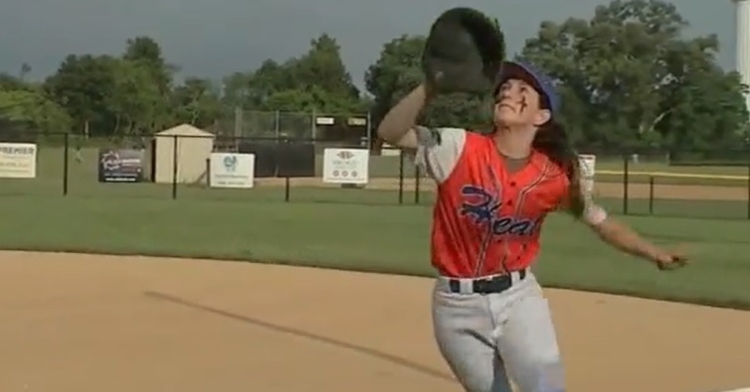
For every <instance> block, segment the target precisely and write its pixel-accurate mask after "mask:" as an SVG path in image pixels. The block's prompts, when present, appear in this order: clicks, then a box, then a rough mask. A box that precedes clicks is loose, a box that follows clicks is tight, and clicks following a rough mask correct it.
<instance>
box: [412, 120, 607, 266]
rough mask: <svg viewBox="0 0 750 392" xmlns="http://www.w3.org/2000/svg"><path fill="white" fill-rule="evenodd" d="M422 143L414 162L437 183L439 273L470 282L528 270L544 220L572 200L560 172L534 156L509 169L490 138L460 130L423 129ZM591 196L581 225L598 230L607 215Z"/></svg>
mask: <svg viewBox="0 0 750 392" xmlns="http://www.w3.org/2000/svg"><path fill="white" fill-rule="evenodd" d="M417 139H418V140H419V147H418V148H417V153H416V156H415V162H416V164H418V165H420V166H422V167H424V169H425V170H426V172H427V174H428V175H429V176H430V177H432V178H433V179H434V180H435V181H436V182H437V201H436V203H435V206H434V210H433V224H432V234H431V246H430V247H431V249H430V254H431V259H432V265H433V266H434V267H435V268H436V269H437V270H438V272H439V273H440V274H441V275H443V276H447V277H455V278H473V277H481V276H488V275H495V274H500V273H505V272H508V271H518V270H522V269H524V268H527V267H529V266H530V265H531V264H532V263H533V262H534V261H535V259H536V257H537V255H538V253H539V235H540V230H541V227H542V223H543V222H544V219H545V217H546V216H547V214H548V213H550V212H551V211H554V210H556V209H558V208H560V207H561V206H563V205H564V204H565V203H566V200H567V198H568V185H569V181H568V178H567V176H566V175H565V173H564V172H563V170H562V169H561V168H560V167H559V166H558V165H557V164H555V163H554V162H552V161H551V160H550V159H548V158H547V156H546V155H544V154H542V153H540V152H537V151H534V152H533V153H532V156H531V158H530V160H529V164H527V165H526V166H525V167H524V168H522V169H520V170H518V171H516V172H510V171H508V170H507V169H506V167H505V163H504V159H503V158H502V157H501V156H500V155H499V154H498V152H497V148H496V146H495V144H494V141H493V140H492V138H490V137H488V136H485V135H480V134H477V133H473V132H467V131H465V130H463V129H456V128H442V129H437V130H431V129H427V128H423V127H418V128H417ZM588 196H590V195H587V197H586V201H587V203H586V209H585V212H584V221H586V222H587V223H589V224H591V225H596V224H599V223H601V222H602V221H604V219H606V212H605V211H604V210H603V209H602V208H601V207H599V206H597V205H596V204H594V203H593V202H592V201H591V198H590V197H588Z"/></svg>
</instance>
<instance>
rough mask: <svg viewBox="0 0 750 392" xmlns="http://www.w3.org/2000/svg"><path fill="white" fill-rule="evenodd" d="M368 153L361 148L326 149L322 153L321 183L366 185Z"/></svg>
mask: <svg viewBox="0 0 750 392" xmlns="http://www.w3.org/2000/svg"><path fill="white" fill-rule="evenodd" d="M369 164H370V151H369V150H367V149H363V148H326V149H325V150H324V151H323V182H327V183H331V184H367V181H368V180H369Z"/></svg>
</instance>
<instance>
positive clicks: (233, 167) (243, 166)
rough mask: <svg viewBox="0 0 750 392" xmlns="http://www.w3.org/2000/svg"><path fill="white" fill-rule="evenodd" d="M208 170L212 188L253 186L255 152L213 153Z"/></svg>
mask: <svg viewBox="0 0 750 392" xmlns="http://www.w3.org/2000/svg"><path fill="white" fill-rule="evenodd" d="M208 171H209V173H208V184H209V186H210V187H212V188H252V187H253V185H254V183H255V154H235V153H218V152H215V153H212V154H211V158H210V159H209V168H208Z"/></svg>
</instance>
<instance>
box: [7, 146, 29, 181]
mask: <svg viewBox="0 0 750 392" xmlns="http://www.w3.org/2000/svg"><path fill="white" fill-rule="evenodd" d="M36 154H37V148H36V144H33V143H0V178H36Z"/></svg>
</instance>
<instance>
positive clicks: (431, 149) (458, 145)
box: [378, 85, 466, 183]
mask: <svg viewBox="0 0 750 392" xmlns="http://www.w3.org/2000/svg"><path fill="white" fill-rule="evenodd" d="M429 98H430V94H429V88H427V87H426V86H425V85H420V86H419V87H417V88H416V89H414V90H412V91H411V92H410V93H409V94H408V95H407V96H406V97H404V98H403V99H402V100H401V101H400V102H399V103H397V104H396V106H394V107H393V108H392V109H391V110H390V111H389V112H388V114H386V115H385V117H383V120H382V121H381V122H380V126H378V136H380V137H381V138H382V139H383V140H385V141H386V142H388V143H390V144H392V145H394V146H396V147H399V148H402V149H405V150H410V151H411V152H413V153H414V162H415V163H416V164H417V165H418V166H421V167H422V168H424V169H425V171H426V172H427V174H428V175H429V176H430V177H432V178H433V179H434V180H435V181H437V182H438V183H440V182H443V181H445V180H447V179H448V176H450V174H451V173H452V172H453V168H454V167H455V166H456V164H457V163H458V159H459V158H460V157H461V154H462V153H463V150H464V146H465V144H466V130H464V129H459V128H437V129H431V128H427V127H422V126H418V125H416V121H417V117H419V113H420V112H421V111H422V109H423V108H424V107H425V105H426V104H427V102H428V101H429Z"/></svg>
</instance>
